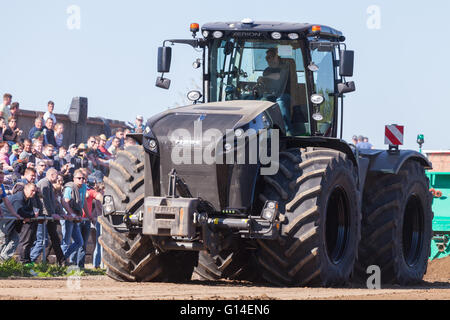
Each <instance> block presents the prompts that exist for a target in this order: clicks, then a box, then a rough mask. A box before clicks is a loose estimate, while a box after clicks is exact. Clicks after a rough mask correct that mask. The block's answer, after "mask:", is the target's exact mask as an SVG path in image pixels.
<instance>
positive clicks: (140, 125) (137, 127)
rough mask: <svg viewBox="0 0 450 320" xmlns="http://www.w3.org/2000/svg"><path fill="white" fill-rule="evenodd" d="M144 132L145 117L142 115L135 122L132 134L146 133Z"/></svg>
mask: <svg viewBox="0 0 450 320" xmlns="http://www.w3.org/2000/svg"><path fill="white" fill-rule="evenodd" d="M144 130H145V126H144V117H143V116H141V115H138V116H137V117H136V120H135V122H134V128H133V130H132V131H131V132H132V133H144Z"/></svg>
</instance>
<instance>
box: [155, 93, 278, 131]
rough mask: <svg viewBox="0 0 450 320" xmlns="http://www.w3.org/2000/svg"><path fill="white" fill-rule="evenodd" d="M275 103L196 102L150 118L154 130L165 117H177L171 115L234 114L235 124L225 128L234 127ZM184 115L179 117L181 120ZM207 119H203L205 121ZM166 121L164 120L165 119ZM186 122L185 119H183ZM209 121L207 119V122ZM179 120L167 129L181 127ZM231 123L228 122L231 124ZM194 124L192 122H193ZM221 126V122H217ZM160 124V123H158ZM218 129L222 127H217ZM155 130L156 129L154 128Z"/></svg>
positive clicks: (244, 101) (238, 101) (225, 116)
mask: <svg viewBox="0 0 450 320" xmlns="http://www.w3.org/2000/svg"><path fill="white" fill-rule="evenodd" d="M273 105H274V103H273V102H270V101H259V100H256V101H255V100H234V101H225V102H213V103H205V104H194V105H189V106H184V107H178V108H174V109H170V110H167V111H165V112H163V113H160V114H158V115H157V116H155V117H153V118H151V119H150V120H149V124H150V127H151V128H152V130H153V129H154V127H155V125H156V123H157V122H159V121H161V120H163V119H164V118H165V117H167V116H169V118H171V119H172V120H174V119H175V118H172V117H170V115H179V116H182V117H183V116H187V115H189V114H190V115H193V116H195V115H197V118H198V117H199V116H201V115H204V116H206V115H211V117H210V119H211V118H215V119H219V118H220V117H221V116H223V117H224V118H227V117H230V116H232V117H233V118H234V119H237V120H235V121H234V125H233V126H232V127H227V128H223V129H234V128H238V127H240V126H242V125H245V124H247V123H249V122H250V121H251V120H253V119H254V118H255V117H256V116H257V115H259V114H260V113H262V112H263V111H265V110H267V109H269V108H270V107H272V106H273ZM182 117H179V118H180V120H181V118H182ZM204 120H206V119H202V120H201V121H204ZM163 121H164V120H163ZM181 121H182V122H184V121H183V120H181ZM207 122H209V121H205V122H204V123H207ZM177 123H178V121H176V122H175V123H172V125H170V126H169V128H167V129H172V130H174V129H177V128H181V127H180V126H177ZM230 124H231V123H227V125H230ZM191 125H192V124H191ZM217 125H218V126H220V123H217ZM156 126H158V125H156ZM217 129H219V130H220V129H221V128H219V127H217ZM153 131H155V130H153Z"/></svg>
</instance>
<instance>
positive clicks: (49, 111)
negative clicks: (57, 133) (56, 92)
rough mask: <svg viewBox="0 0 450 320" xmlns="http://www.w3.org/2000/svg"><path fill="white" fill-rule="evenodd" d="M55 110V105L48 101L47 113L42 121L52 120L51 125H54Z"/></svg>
mask: <svg viewBox="0 0 450 320" xmlns="http://www.w3.org/2000/svg"><path fill="white" fill-rule="evenodd" d="M54 109H55V103H54V102H53V101H51V100H50V101H49V102H48V103H47V112H46V113H44V121H45V122H47V119H49V118H50V119H52V120H53V125H55V124H56V117H55V115H54V114H53V110H54Z"/></svg>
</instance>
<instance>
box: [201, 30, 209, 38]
mask: <svg viewBox="0 0 450 320" xmlns="http://www.w3.org/2000/svg"><path fill="white" fill-rule="evenodd" d="M202 35H203V37H204V38H208V36H209V31H208V30H205V31H203V32H202Z"/></svg>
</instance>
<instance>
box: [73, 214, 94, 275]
mask: <svg viewBox="0 0 450 320" xmlns="http://www.w3.org/2000/svg"><path fill="white" fill-rule="evenodd" d="M79 228H80V233H81V237H82V238H83V244H82V245H81V246H80V247H79V248H78V251H76V252H75V253H73V254H72V257H73V260H75V258H76V260H77V266H78V267H79V268H84V262H85V260H86V247H87V243H88V241H89V235H90V233H91V222H90V221H82V222H80V224H79ZM72 257H71V258H72Z"/></svg>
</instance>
